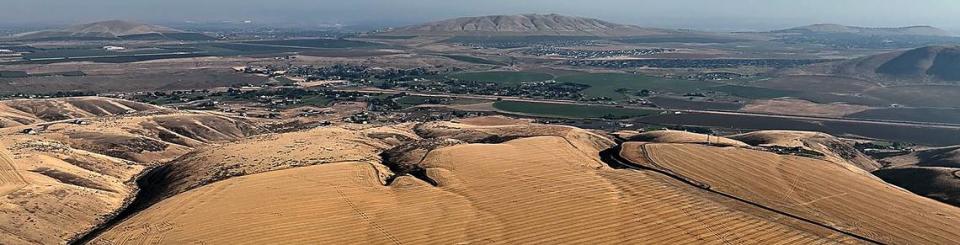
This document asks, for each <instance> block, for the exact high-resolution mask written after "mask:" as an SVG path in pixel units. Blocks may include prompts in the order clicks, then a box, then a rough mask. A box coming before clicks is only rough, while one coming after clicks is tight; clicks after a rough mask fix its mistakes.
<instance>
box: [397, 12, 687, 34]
mask: <svg viewBox="0 0 960 245" xmlns="http://www.w3.org/2000/svg"><path fill="white" fill-rule="evenodd" d="M677 32H678V31H675V30H667V29H658V28H646V27H639V26H634V25H625V24H618V23H613V22H607V21H603V20H598V19H593V18H585V17H572V16H563V15H558V14H525V15H491V16H479V17H463V18H455V19H448V20H441V21H435V22H429V23H425V24H420V25H413V26H407V27H400V28H397V29H395V30H393V31H392V33H398V34H413V35H545V36H605V37H615V36H644V35H665V34H673V33H677Z"/></svg>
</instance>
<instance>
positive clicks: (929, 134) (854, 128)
mask: <svg viewBox="0 0 960 245" xmlns="http://www.w3.org/2000/svg"><path fill="white" fill-rule="evenodd" d="M634 121H636V122H638V123H647V124H654V125H693V126H705V127H719V128H726V129H732V130H742V131H753V130H800V131H815V132H824V133H828V134H831V135H836V136H846V137H864V138H871V139H879V140H886V141H894V142H905V143H915V144H921V145H931V146H947V145H957V144H960V139H958V138H957V137H956V135H958V134H960V129H951V128H925V127H913V126H900V125H882V124H864V123H853V122H832V121H822V122H821V121H816V120H811V121H805V120H796V119H787V118H772V117H757V116H743V115H720V114H706V113H683V114H679V115H675V114H663V115H651V116H647V117H640V118H637V119H634Z"/></svg>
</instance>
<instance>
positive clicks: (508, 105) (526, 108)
mask: <svg viewBox="0 0 960 245" xmlns="http://www.w3.org/2000/svg"><path fill="white" fill-rule="evenodd" d="M493 107H494V108H496V109H497V110H501V111H505V112H508V113H517V114H523V115H533V116H544V117H560V118H613V119H616V118H631V117H642V116H647V115H652V114H656V113H657V112H656V111H652V110H640V109H629V108H618V107H612V106H593V105H573V104H550V103H534V102H520V101H497V102H496V103H493Z"/></svg>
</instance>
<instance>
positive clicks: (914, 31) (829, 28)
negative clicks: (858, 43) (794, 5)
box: [773, 24, 951, 36]
mask: <svg viewBox="0 0 960 245" xmlns="http://www.w3.org/2000/svg"><path fill="white" fill-rule="evenodd" d="M773 32H774V33H800V34H859V35H870V36H896V35H907V36H951V34H950V32H948V31H945V30H943V29H939V28H936V27H932V26H907V27H859V26H845V25H837V24H815V25H808V26H801V27H795V28H790V29H784V30H777V31H773Z"/></svg>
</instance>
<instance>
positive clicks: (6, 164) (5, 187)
mask: <svg viewBox="0 0 960 245" xmlns="http://www.w3.org/2000/svg"><path fill="white" fill-rule="evenodd" d="M24 186H27V180H26V179H24V178H23V176H22V175H20V172H19V170H17V167H16V166H15V165H14V164H13V158H10V153H8V152H7V150H6V149H4V147H3V146H0V196H6V195H7V194H9V193H10V192H13V191H16V190H19V189H20V188H23V187H24Z"/></svg>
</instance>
